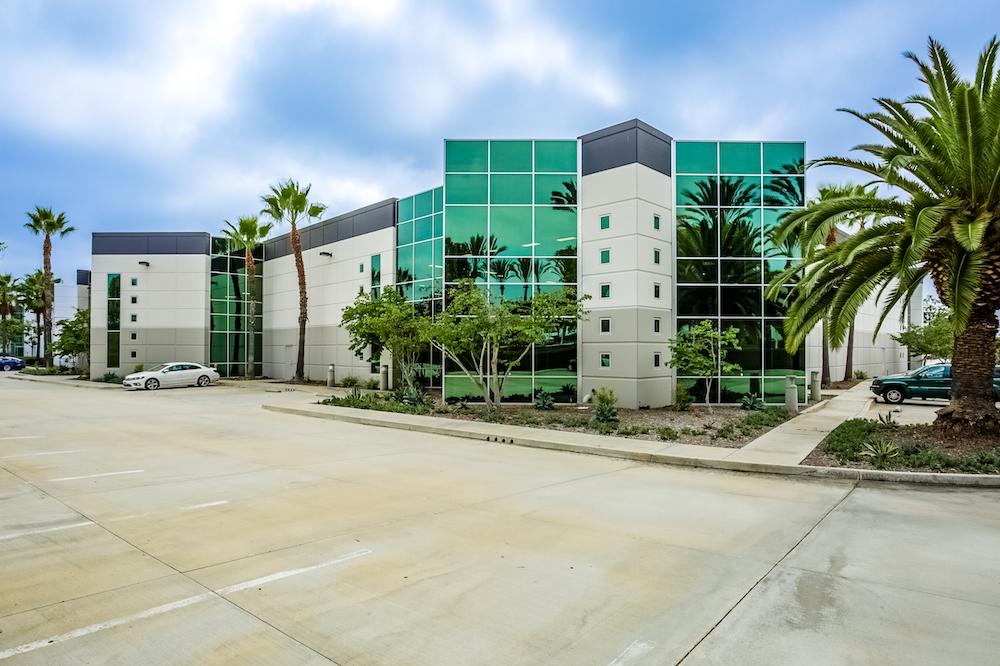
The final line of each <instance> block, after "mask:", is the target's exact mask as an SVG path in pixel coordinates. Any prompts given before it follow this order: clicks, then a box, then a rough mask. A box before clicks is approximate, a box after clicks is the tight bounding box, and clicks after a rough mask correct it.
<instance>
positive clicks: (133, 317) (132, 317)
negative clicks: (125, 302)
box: [129, 314, 138, 321]
mask: <svg viewBox="0 0 1000 666" xmlns="http://www.w3.org/2000/svg"><path fill="white" fill-rule="evenodd" d="M129 320H130V321H137V320H138V315H134V314H133V315H129Z"/></svg>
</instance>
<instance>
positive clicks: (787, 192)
mask: <svg viewBox="0 0 1000 666" xmlns="http://www.w3.org/2000/svg"><path fill="white" fill-rule="evenodd" d="M764 205H765V206H804V205H805V179H804V178H803V177H802V176H764Z"/></svg>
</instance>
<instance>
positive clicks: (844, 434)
mask: <svg viewBox="0 0 1000 666" xmlns="http://www.w3.org/2000/svg"><path fill="white" fill-rule="evenodd" d="M878 427H879V425H878V423H876V422H875V421H869V420H868V419H848V420H847V421H844V422H843V423H841V424H840V425H839V426H837V427H836V428H834V429H833V430H832V431H831V432H830V434H829V435H827V436H826V439H825V440H824V442H823V451H824V452H826V453H829V454H830V455H833V456H836V458H837V460H838V461H840V462H841V463H845V462H850V461H856V460H857V459H858V455H859V454H860V453H861V447H862V445H863V444H864V443H865V442H866V441H867V440H868V439H869V438H870V437H871V436H872V435H873V434H875V432H877V431H878Z"/></svg>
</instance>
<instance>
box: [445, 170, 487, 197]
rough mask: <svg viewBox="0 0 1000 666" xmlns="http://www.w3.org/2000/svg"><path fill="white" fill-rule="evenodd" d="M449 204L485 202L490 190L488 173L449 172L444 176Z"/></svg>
mask: <svg viewBox="0 0 1000 666" xmlns="http://www.w3.org/2000/svg"><path fill="white" fill-rule="evenodd" d="M444 182H445V188H446V190H445V192H446V196H447V197H448V203H449V204H485V203H486V194H487V192H489V176H487V175H486V174H466V173H449V174H446V175H445V177H444Z"/></svg>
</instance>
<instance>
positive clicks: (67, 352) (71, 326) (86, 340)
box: [52, 309, 90, 365]
mask: <svg viewBox="0 0 1000 666" xmlns="http://www.w3.org/2000/svg"><path fill="white" fill-rule="evenodd" d="M52 351H53V352H54V353H55V354H57V355H59V356H65V357H68V358H72V359H74V361H75V359H77V358H79V357H81V356H83V357H87V356H89V354H90V310H87V309H83V310H77V311H76V313H75V314H74V315H73V316H72V317H71V318H70V319H61V320H59V335H58V337H56V341H55V344H53V345H52ZM85 365H89V364H85Z"/></svg>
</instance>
